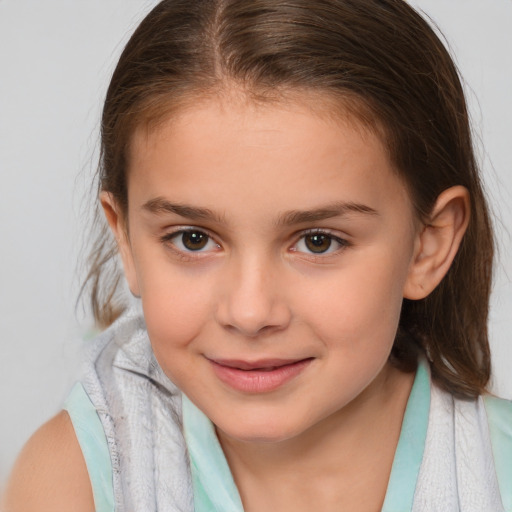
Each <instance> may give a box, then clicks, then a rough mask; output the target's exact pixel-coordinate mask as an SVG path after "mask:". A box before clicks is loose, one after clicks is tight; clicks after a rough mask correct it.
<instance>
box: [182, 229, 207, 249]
mask: <svg viewBox="0 0 512 512" xmlns="http://www.w3.org/2000/svg"><path fill="white" fill-rule="evenodd" d="M181 241H182V242H183V245H184V246H185V247H186V248H187V249H188V250H190V251H199V250H200V249H203V248H204V247H205V246H206V244H207V243H208V235H206V234H205V233H201V232H200V231H186V232H185V233H183V235H182V238H181Z"/></svg>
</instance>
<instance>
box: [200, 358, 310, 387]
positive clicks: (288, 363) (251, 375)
mask: <svg viewBox="0 0 512 512" xmlns="http://www.w3.org/2000/svg"><path fill="white" fill-rule="evenodd" d="M208 360H209V361H210V364H211V366H212V369H213V371H214V373H215V375H216V376H217V377H218V379H219V380H220V381H222V382H223V383H224V384H227V385H228V386H229V387H231V388H233V389H236V390H237V391H242V392H244V393H265V392H269V391H274V390H276V389H277V388H279V387H281V386H283V385H284V384H286V383H287V382H289V381H290V380H292V379H293V378H295V377H297V376H298V375H300V374H301V373H302V372H303V371H304V370H305V369H306V368H307V367H308V366H309V365H310V363H311V362H312V361H313V358H307V359H298V360H297V359H295V360H286V359H262V360H259V361H252V362H249V361H240V360H225V359H208Z"/></svg>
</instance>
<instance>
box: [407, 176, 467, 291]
mask: <svg viewBox="0 0 512 512" xmlns="http://www.w3.org/2000/svg"><path fill="white" fill-rule="evenodd" d="M469 216H470V198H469V192H468V190H467V189H466V188H465V187H462V186H455V187H451V188H449V189H446V190H445V191H443V192H442V193H441V194H440V195H439V197H438V198H437V201H436V203H435V205H434V208H433V209H432V213H431V215H430V217H429V219H428V220H427V221H426V222H425V223H424V224H423V226H422V228H421V230H420V232H419V233H418V235H417V239H416V246H415V251H414V255H413V259H412V261H411V265H410V268H409V274H408V277H407V281H406V283H405V286H404V297H405V298H406V299H412V300H418V299H423V298H425V297H426V296H427V295H429V294H430V293H431V292H432V291H433V290H434V288H436V286H437V285H438V284H439V283H440V282H441V280H442V279H443V277H444V276H445V275H446V273H447V272H448V270H449V268H450V265H451V264H452V262H453V259H454V258H455V255H456V254H457V251H458V249H459V246H460V243H461V241H462V238H463V236H464V233H465V231H466V228H467V226H468V223H469Z"/></svg>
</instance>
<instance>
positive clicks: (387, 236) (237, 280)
mask: <svg viewBox="0 0 512 512" xmlns="http://www.w3.org/2000/svg"><path fill="white" fill-rule="evenodd" d="M130 162H131V166H130V170H129V177H128V190H129V196H128V197H129V203H128V204H129V209H128V232H129V242H127V245H126V246H125V247H124V256H123V258H124V263H125V268H126V273H127V277H128V280H129V283H130V286H131V288H132V290H133V291H134V292H135V293H137V294H138V295H140V296H141V298H142V304H143V308H144V314H145V318H146V323H147V329H148V333H149V337H150V339H151V343H152V346H153V349H154V352H155V355H156V357H157V359H158V361H159V363H160V365H161V366H162V368H163V369H164V371H165V372H166V373H167V375H168V376H169V377H170V378H171V379H172V380H173V381H174V382H175V383H176V384H177V385H178V386H179V387H180V388H181V389H182V390H183V391H184V392H185V393H186V394H187V395H188V396H189V397H190V398H191V399H192V400H193V401H194V402H195V403H196V404H197V405H198V406H199V407H200V408H201V409H202V410H203V411H204V412H205V413H206V414H207V415H208V416H209V417H210V419H211V420H212V421H213V422H214V423H215V424H216V425H217V427H218V428H219V429H220V430H221V431H222V432H224V434H226V435H228V436H231V437H234V438H237V439H243V440H264V441H277V440H283V439H287V438H292V437H294V436H297V435H300V434H301V433H303V432H305V431H306V430H307V429H309V428H310V427H314V426H315V425H320V424H321V423H322V420H324V419H326V418H328V417H331V418H332V417H335V416H336V415H337V414H338V415H342V414H343V410H344V408H345V406H346V405H347V404H349V403H350V402H352V404H353V405H354V404H357V403H358V402H361V403H362V402H364V400H365V397H366V398H368V396H371V395H372V394H373V395H375V393H377V394H378V393H379V392H382V390H383V389H384V388H385V386H382V383H383V382H385V381H386V374H387V372H390V371H391V370H390V367H389V365H388V363H387V360H388V356H389V353H390V350H391V347H392V345H393V340H394V337H395V333H396V329H397V325H398V320H399V315H400V308H401V304H402V298H403V294H404V287H405V286H406V283H407V281H408V276H409V273H410V267H411V261H412V259H413V257H414V253H415V250H416V247H417V229H416V227H415V226H416V222H415V220H414V215H413V209H412V206H411V203H410V200H409V197H408V194H407V192H406V189H405V186H404V184H403V183H402V181H401V180H400V179H399V178H398V177H397V175H396V174H395V173H394V172H393V169H392V167H391V164H390V161H389V159H388V156H387V154H386V151H385V149H384V148H383V146H382V145H381V142H380V141H379V139H378V138H377V137H376V136H374V135H372V134H369V133H367V132H365V131H364V130H363V129H361V127H359V126H357V125H355V124H354V122H352V124H351V123H349V122H347V123H341V122H340V123H335V122H334V121H332V120H331V121H328V120H327V118H326V117H325V118H322V117H320V116H319V115H316V114H313V113H312V111H311V110H308V109H307V108H306V107H305V106H300V105H298V104H290V105H287V106H276V105H269V106H259V107H255V106H254V105H251V104H246V103H242V102H235V101H233V102H228V101H225V102H224V103H222V104H221V103H220V102H214V101H213V100H212V101H211V102H206V103H204V104H201V105H200V106H197V107H195V108H194V109H192V110H188V111H186V112H185V113H183V114H182V115H181V116H180V117H179V118H177V119H175V120H174V121H173V122H170V123H168V124H164V125H163V126H161V127H160V128H158V129H156V130H155V131H154V132H153V133H150V134H149V135H148V134H146V133H145V132H144V133H142V132H140V133H138V134H136V136H135V138H134V144H133V147H132V151H131V160H130ZM345 410H346V409H345Z"/></svg>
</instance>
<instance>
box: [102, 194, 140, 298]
mask: <svg viewBox="0 0 512 512" xmlns="http://www.w3.org/2000/svg"><path fill="white" fill-rule="evenodd" d="M100 202H101V206H102V207H103V211H104V213H105V217H106V218H107V222H108V224H109V226H110V229H111V230H112V234H113V235H114V237H115V239H116V241H117V248H118V250H119V254H120V256H121V260H122V262H123V268H124V275H125V277H126V280H127V282H128V286H129V287H130V291H131V292H132V294H133V295H135V296H136V297H139V296H140V294H139V284H138V281H137V273H136V271H135V264H134V260H133V253H132V247H131V244H130V238H129V236H128V229H127V223H126V219H125V218H124V215H123V214H122V212H121V209H120V208H119V205H118V203H117V201H116V200H115V199H114V196H113V195H112V194H111V193H110V192H101V193H100Z"/></svg>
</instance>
